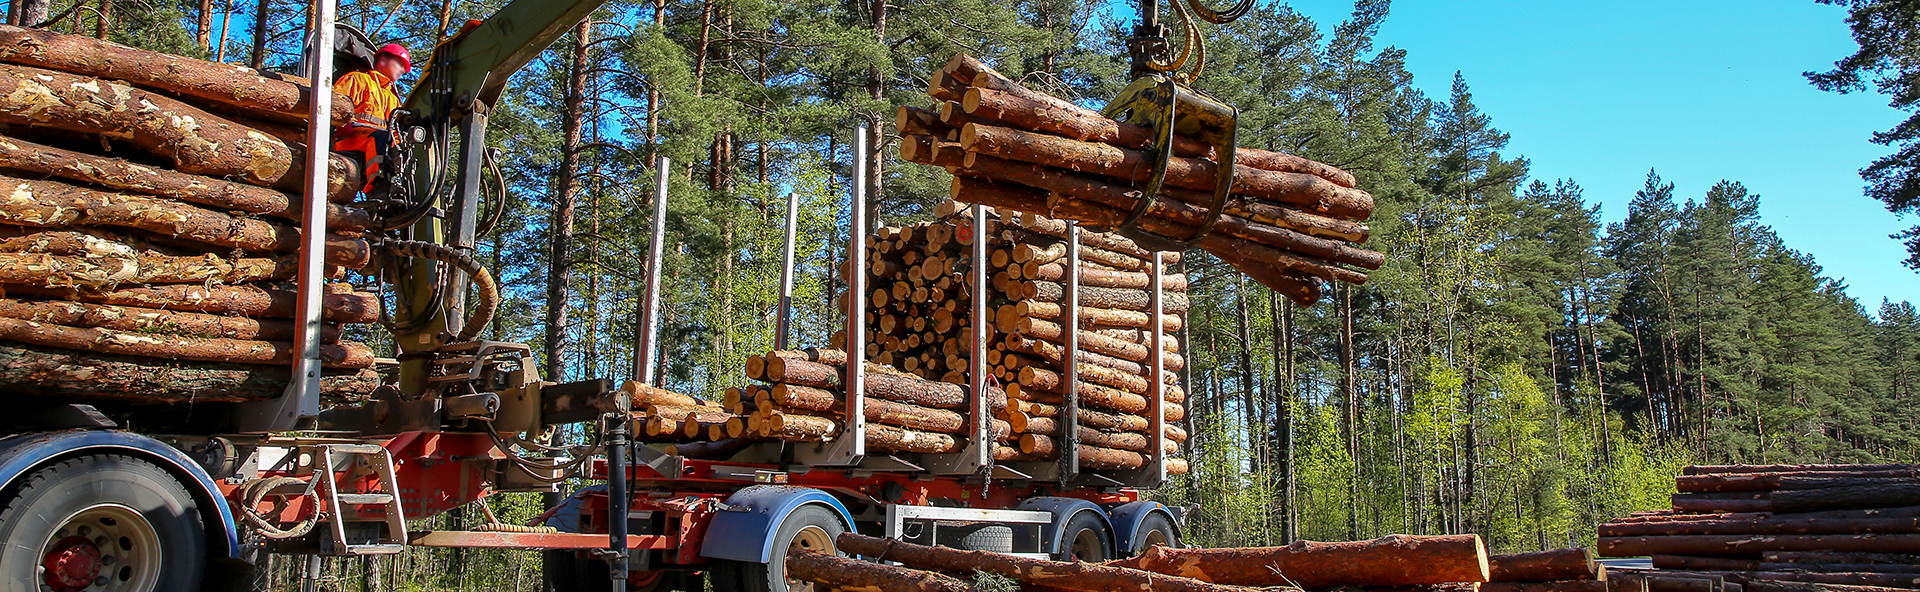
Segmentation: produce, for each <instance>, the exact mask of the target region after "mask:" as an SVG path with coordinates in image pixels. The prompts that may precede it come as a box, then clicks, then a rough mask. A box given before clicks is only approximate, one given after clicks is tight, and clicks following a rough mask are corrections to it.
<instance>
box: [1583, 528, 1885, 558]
mask: <svg viewBox="0 0 1920 592" xmlns="http://www.w3.org/2000/svg"><path fill="white" fill-rule="evenodd" d="M1598 551H1599V553H1600V556H1602V557H1639V556H1642V555H1656V554H1659V555H1713V556H1718V555H1755V554H1759V553H1763V552H1766V551H1825V552H1846V553H1920V534H1881V535H1874V534H1855V535H1779V536H1772V535H1689V536H1660V537H1600V544H1599V549H1598Z"/></svg>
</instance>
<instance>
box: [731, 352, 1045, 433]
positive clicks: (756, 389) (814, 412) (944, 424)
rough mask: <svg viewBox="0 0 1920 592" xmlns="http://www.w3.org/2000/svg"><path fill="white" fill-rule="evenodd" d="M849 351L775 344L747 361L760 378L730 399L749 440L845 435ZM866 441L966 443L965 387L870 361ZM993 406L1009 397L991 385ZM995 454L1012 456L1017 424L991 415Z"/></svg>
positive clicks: (999, 405)
mask: <svg viewBox="0 0 1920 592" xmlns="http://www.w3.org/2000/svg"><path fill="white" fill-rule="evenodd" d="M846 365H847V354H846V352H845V351H842V350H837V349H807V350H803V351H772V352H767V354H766V355H764V356H753V357H751V358H748V360H747V368H746V371H747V377H748V378H751V379H753V380H756V381H762V383H757V384H753V385H749V386H747V387H746V388H743V389H738V390H729V391H728V393H727V400H726V402H725V406H726V407H727V409H728V410H729V411H732V412H734V413H736V414H743V415H745V416H746V423H745V424H744V426H743V430H742V434H743V435H744V437H745V438H747V439H759V440H785V441H789V442H825V441H829V440H832V439H833V438H835V437H838V436H839V435H840V430H841V429H842V427H843V426H844V423H843V422H844V420H845V418H846V392H845V391H844V390H843V389H842V387H841V379H842V376H843V375H844V372H845V370H846ZM865 382H866V388H865V390H864V392H865V394H866V397H865V399H864V402H863V403H862V405H861V409H862V410H863V412H864V413H863V415H865V416H866V420H867V424H866V426H867V427H866V445H867V446H868V447H869V448H872V449H876V450H883V451H890V452H913V453H923V454H938V453H950V452H960V451H961V450H962V449H964V448H965V447H966V445H967V444H968V443H969V442H968V437H967V436H968V434H969V432H970V430H971V429H972V424H971V423H969V422H968V421H967V413H968V405H969V401H968V399H967V392H966V387H963V386H961V385H958V384H953V383H949V382H940V381H934V380H927V379H924V378H921V377H919V376H915V375H913V374H909V373H906V372H902V371H900V370H897V369H894V368H893V367H891V366H884V365H880V364H876V363H873V362H867V363H866V378H865ZM986 396H987V403H988V405H989V407H990V408H991V409H993V410H995V411H998V410H1000V409H1003V408H1005V407H1006V404H1007V393H1006V391H1003V390H1001V389H999V388H997V387H993V388H988V389H987V390H986ZM990 422H991V425H990V426H989V430H990V431H991V432H992V436H993V438H994V443H993V456H994V457H995V458H998V459H1006V458H1011V457H1012V456H1014V455H1015V454H1016V451H1015V450H1014V449H1013V448H1011V447H1009V446H1007V445H1006V443H1007V442H1009V441H1010V440H1011V437H1012V431H1011V430H1010V429H1009V428H1008V427H1007V424H1006V422H1004V421H1000V420H998V419H991V420H990Z"/></svg>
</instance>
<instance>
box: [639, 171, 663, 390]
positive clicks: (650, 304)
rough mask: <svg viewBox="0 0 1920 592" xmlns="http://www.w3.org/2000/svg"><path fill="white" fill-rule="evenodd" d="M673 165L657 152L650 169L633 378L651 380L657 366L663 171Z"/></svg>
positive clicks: (643, 381) (661, 254)
mask: <svg viewBox="0 0 1920 592" xmlns="http://www.w3.org/2000/svg"><path fill="white" fill-rule="evenodd" d="M672 168H673V161H672V159H669V158H667V157H666V155H661V156H660V160H659V162H657V163H655V164H654V169H653V176H654V182H653V243H652V244H650V245H647V293H646V295H645V296H643V297H642V298H641V300H640V310H642V311H644V312H643V313H642V314H641V316H640V343H639V345H638V347H635V348H634V352H633V355H634V356H635V357H637V358H639V359H638V360H636V361H637V362H638V363H636V364H634V367H636V368H639V369H640V374H639V375H638V376H635V377H634V380H635V381H636V382H641V383H646V384H655V382H654V381H655V380H656V378H655V377H656V376H658V375H659V369H658V368H655V366H657V365H658V363H657V362H656V360H657V359H658V358H659V356H657V355H654V354H655V352H656V351H657V350H658V349H659V348H660V266H661V262H662V261H664V260H665V257H666V255H665V252H666V246H667V245H666V243H667V180H668V179H667V171H668V170H669V169H672Z"/></svg>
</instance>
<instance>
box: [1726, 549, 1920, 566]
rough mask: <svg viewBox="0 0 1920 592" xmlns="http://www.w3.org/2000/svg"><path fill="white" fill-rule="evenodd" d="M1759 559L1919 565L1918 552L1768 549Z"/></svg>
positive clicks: (1778, 561) (1797, 561) (1781, 561)
mask: <svg viewBox="0 0 1920 592" xmlns="http://www.w3.org/2000/svg"><path fill="white" fill-rule="evenodd" d="M1760 557H1761V559H1764V560H1766V561H1769V562H1775V563H1880V564H1907V565H1920V554H1907V553H1825V552H1819V551H1769V552H1766V553H1761V554H1760Z"/></svg>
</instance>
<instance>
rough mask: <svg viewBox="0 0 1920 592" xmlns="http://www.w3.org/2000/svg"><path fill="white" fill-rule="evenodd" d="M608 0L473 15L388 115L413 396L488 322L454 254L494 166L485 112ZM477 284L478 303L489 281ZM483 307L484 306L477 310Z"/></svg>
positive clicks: (539, 0) (405, 360)
mask: <svg viewBox="0 0 1920 592" xmlns="http://www.w3.org/2000/svg"><path fill="white" fill-rule="evenodd" d="M605 2H606V0H515V1H514V2H512V3H511V4H508V5H507V6H506V7H505V8H503V9H501V10H500V12H498V13H496V14H494V15H493V16H491V17H489V18H487V19H486V20H485V21H470V22H469V23H468V24H467V25H466V26H463V27H461V29H460V31H459V32H458V33H456V34H455V35H453V36H452V37H449V38H448V39H447V40H445V41H442V42H441V43H440V44H439V45H438V46H437V47H435V48H434V49H433V54H432V56H431V57H429V58H428V59H427V61H426V68H425V70H424V71H423V72H422V74H421V76H420V81H419V83H418V84H417V85H415V86H414V88H413V91H412V92H411V93H410V94H408V96H407V100H406V103H405V105H404V107H403V109H404V111H402V112H398V113H396V114H395V116H394V118H393V120H394V124H395V126H394V129H393V136H394V143H393V146H392V148H391V149H390V154H393V155H394V158H393V159H392V160H390V162H389V164H390V166H389V167H387V168H386V169H385V170H384V171H383V174H384V175H390V176H389V177H388V178H389V181H390V187H391V188H392V189H391V192H390V194H389V196H388V199H387V201H386V203H385V204H384V207H383V208H382V214H383V217H384V219H385V220H387V221H388V222H387V224H386V226H387V227H388V228H389V229H392V230H394V231H397V232H398V233H399V237H398V239H399V240H397V241H395V242H394V243H393V244H394V245H404V246H405V247H406V248H404V249H389V251H388V254H389V263H388V267H387V273H388V276H389V277H390V278H392V280H393V283H394V285H395V287H396V290H395V296H396V300H397V302H395V303H394V310H393V311H392V313H391V319H390V321H391V327H392V329H393V332H394V340H395V342H396V343H397V344H398V345H399V346H400V350H401V356H400V357H401V374H400V389H401V391H402V392H403V393H405V394H406V395H408V396H409V397H418V396H420V395H422V394H424V393H425V392H426V390H427V389H428V387H429V386H430V385H429V382H430V381H429V380H428V379H429V377H430V376H431V375H433V364H434V363H435V358H436V356H435V355H434V352H437V351H440V350H442V349H443V348H445V347H446V346H448V345H450V344H456V343H461V342H471V340H472V339H473V338H474V337H475V334H476V333H477V331H474V330H473V329H477V328H478V327H479V326H481V325H483V324H484V323H486V319H484V318H469V315H468V314H467V312H466V310H465V300H466V294H467V284H468V282H469V279H470V278H469V273H472V272H476V271H478V267H477V265H475V264H473V262H472V260H471V259H470V258H467V259H465V261H459V260H460V259H463V258H465V257H466V256H467V255H470V254H471V252H472V251H471V249H472V247H473V245H474V234H475V226H476V220H477V218H478V216H477V215H478V213H479V204H480V202H481V179H482V178H483V177H485V176H486V175H487V174H488V172H489V171H488V169H489V168H493V169H495V170H497V165H494V164H493V162H491V161H492V160H493V159H491V158H490V156H489V151H488V149H487V147H486V128H487V117H488V114H489V113H490V112H491V110H492V106H493V105H494V103H495V102H496V101H497V100H498V99H499V97H500V92H501V91H502V90H503V89H504V88H505V87H506V84H507V82H508V80H509V79H511V78H512V77H513V74H514V73H515V72H518V71H519V70H520V68H522V67H524V66H526V65H527V63H528V62H530V61H532V60H533V59H534V57H536V56H538V55H539V54H540V52H542V51H544V50H546V48H547V46H549V45H552V44H553V42H554V41H555V40H557V39H559V38H560V36H561V35H564V34H565V33H566V32H567V30H568V29H570V28H572V27H573V26H574V25H576V24H578V23H579V22H580V21H581V19H584V18H587V17H588V16H589V15H591V14H592V13H593V11H594V10H595V9H597V8H599V7H600V6H601V5H602V4H605ZM455 138H458V141H457V142H456V141H455ZM501 193H502V194H504V189H501ZM493 207H494V208H499V207H502V204H499V203H494V204H493ZM423 243H427V244H423ZM481 287H482V288H483V290H482V294H481V299H482V304H483V306H484V305H486V304H488V298H489V297H490V295H489V294H488V293H487V288H489V286H487V285H484V284H482V286H481ZM496 300H497V298H496ZM486 314H487V311H486V310H485V309H484V307H483V308H482V309H481V310H480V312H479V313H478V314H476V315H473V316H474V317H484V316H486Z"/></svg>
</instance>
